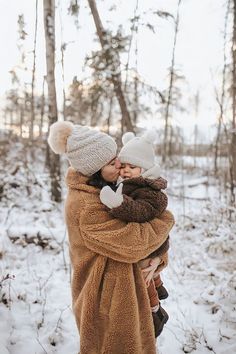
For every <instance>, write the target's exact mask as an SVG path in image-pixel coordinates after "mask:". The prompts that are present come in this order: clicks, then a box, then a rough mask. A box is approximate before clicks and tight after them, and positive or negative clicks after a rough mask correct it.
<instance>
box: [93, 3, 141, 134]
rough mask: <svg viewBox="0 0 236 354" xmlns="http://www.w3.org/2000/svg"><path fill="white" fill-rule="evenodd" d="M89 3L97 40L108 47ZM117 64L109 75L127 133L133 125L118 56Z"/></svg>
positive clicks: (104, 34) (103, 31) (102, 30)
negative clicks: (123, 87) (123, 88)
mask: <svg viewBox="0 0 236 354" xmlns="http://www.w3.org/2000/svg"><path fill="white" fill-rule="evenodd" d="M88 3H89V7H90V10H91V12H92V16H93V19H94V23H95V26H96V30H97V35H98V38H99V41H100V43H101V46H102V48H104V46H105V45H109V43H107V38H106V31H105V30H104V28H103V25H102V22H101V19H100V16H99V13H98V10H97V6H96V1H95V0H88ZM117 57H118V58H116V59H117V63H115V62H114V63H113V65H114V70H113V71H114V74H112V75H111V81H112V83H113V86H114V91H115V94H116V97H117V100H118V102H119V105H120V110H121V115H122V120H123V122H124V125H125V126H126V129H127V130H129V131H134V129H133V125H132V122H131V117H130V113H129V111H128V108H127V103H126V100H125V97H124V93H123V90H122V84H121V83H122V81H121V74H120V70H119V67H120V59H119V56H118V54H117Z"/></svg>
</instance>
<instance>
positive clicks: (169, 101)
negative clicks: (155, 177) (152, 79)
mask: <svg viewBox="0 0 236 354" xmlns="http://www.w3.org/2000/svg"><path fill="white" fill-rule="evenodd" d="M181 1H182V0H178V7H177V15H176V20H175V34H174V44H173V50H172V59H171V67H170V83H169V89H168V94H167V101H166V110H165V128H164V144H163V154H162V162H165V161H166V157H167V154H168V146H169V144H168V136H169V133H170V134H171V130H170V128H169V113H170V107H171V105H172V90H173V84H174V75H175V51H176V43H177V35H178V30H179V11H180V5H181ZM169 130H170V132H169ZM169 143H170V142H169Z"/></svg>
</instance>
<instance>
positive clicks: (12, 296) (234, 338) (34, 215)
mask: <svg viewBox="0 0 236 354" xmlns="http://www.w3.org/2000/svg"><path fill="white" fill-rule="evenodd" d="M3 155H5V156H6V157H5V159H1V165H2V166H0V233H1V234H0V271H1V274H0V319H1V320H0V353H1V354H9V353H11V354H44V353H58V354H65V353H70V354H77V353H78V350H79V337H78V333H77V329H76V326H75V322H74V318H73V314H72V310H71V296H70V265H69V264H70V263H69V256H68V244H67V237H66V230H65V225H64V221H63V203H62V205H59V206H58V205H56V204H54V203H53V202H51V201H50V198H49V193H48V189H49V179H48V176H47V174H46V173H45V170H44V164H43V153H42V151H41V149H40V147H39V148H38V149H36V150H35V151H34V154H31V155H30V156H29V154H28V153H27V150H25V149H22V146H21V145H20V144H18V143H16V144H15V146H14V150H13V149H10V151H8V153H7V154H5V153H4V151H2V156H3ZM206 167H209V165H208V164H206ZM163 176H164V177H165V176H166V177H167V178H168V180H169V189H168V194H169V209H170V210H172V211H173V212H174V214H175V218H176V226H175V228H174V229H173V231H172V232H171V250H170V262H169V267H168V268H167V269H166V270H164V271H163V280H164V284H165V286H166V287H167V289H168V291H169V294H170V295H169V298H168V299H166V300H165V301H163V307H164V308H165V309H166V310H167V311H168V313H169V316H170V319H169V321H168V323H167V324H166V326H165V329H164V331H163V333H162V334H161V336H160V337H159V338H158V343H157V347H158V351H159V354H180V353H184V352H185V353H199V354H204V353H210V352H212V353H217V354H226V353H227V354H233V353H236V258H235V254H236V253H235V252H236V238H235V230H236V221H235V219H236V218H235V214H232V217H233V218H234V219H233V220H234V221H231V222H230V221H229V220H228V219H227V217H226V214H228V213H226V210H227V208H228V207H227V202H226V201H225V196H224V193H223V191H222V189H221V185H220V184H218V182H216V181H215V180H214V179H213V178H212V177H209V176H208V174H207V173H204V168H203V167H202V166H201V168H200V169H195V170H194V169H193V170H192V172H191V173H190V172H188V171H184V172H183V170H177V169H175V170H170V171H166V172H165V173H163ZM233 212H235V211H234V210H232V213H233ZM88 354H89V353H88ZM122 354H128V353H122Z"/></svg>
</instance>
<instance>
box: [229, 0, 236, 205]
mask: <svg viewBox="0 0 236 354" xmlns="http://www.w3.org/2000/svg"><path fill="white" fill-rule="evenodd" d="M232 58H233V70H232V95H233V99H232V104H233V107H232V113H233V117H232V137H231V147H230V152H231V164H230V170H231V171H230V172H231V173H230V174H231V201H232V203H235V190H234V189H235V186H236V0H234V1H233V39H232Z"/></svg>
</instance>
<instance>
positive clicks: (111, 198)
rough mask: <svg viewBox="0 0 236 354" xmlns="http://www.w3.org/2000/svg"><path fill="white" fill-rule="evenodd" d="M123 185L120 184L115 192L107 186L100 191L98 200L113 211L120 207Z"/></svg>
mask: <svg viewBox="0 0 236 354" xmlns="http://www.w3.org/2000/svg"><path fill="white" fill-rule="evenodd" d="M122 188H123V184H122V183H120V185H119V187H118V188H117V190H116V192H114V191H113V190H112V189H111V188H110V187H109V186H105V187H103V188H102V189H101V192H100V200H101V202H102V203H103V204H104V205H106V206H107V207H108V208H110V209H113V208H117V207H118V206H120V205H121V204H122V202H123V200H124V198H123V195H122Z"/></svg>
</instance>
